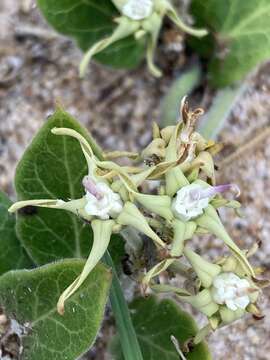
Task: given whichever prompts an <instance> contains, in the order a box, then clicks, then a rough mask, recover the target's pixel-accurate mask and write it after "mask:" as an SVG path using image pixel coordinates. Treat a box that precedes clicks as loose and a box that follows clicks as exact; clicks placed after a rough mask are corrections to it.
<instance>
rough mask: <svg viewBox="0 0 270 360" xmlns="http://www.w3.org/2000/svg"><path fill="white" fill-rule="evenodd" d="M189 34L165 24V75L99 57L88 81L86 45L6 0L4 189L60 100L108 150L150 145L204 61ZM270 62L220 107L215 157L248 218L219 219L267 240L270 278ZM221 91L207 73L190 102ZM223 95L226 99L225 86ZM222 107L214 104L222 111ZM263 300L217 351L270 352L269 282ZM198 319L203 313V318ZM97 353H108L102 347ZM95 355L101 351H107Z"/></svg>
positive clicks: (262, 255)
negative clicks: (189, 43)
mask: <svg viewBox="0 0 270 360" xmlns="http://www.w3.org/2000/svg"><path fill="white" fill-rule="evenodd" d="M187 5H188V1H183V2H182V3H181V11H182V13H183V9H186V8H187ZM178 6H179V5H178ZM184 15H185V14H184ZM186 16H187V15H186ZM183 37H184V35H182V34H180V33H179V31H177V30H176V29H175V28H174V27H173V25H172V24H171V23H170V22H168V23H167V22H165V26H164V27H163V31H162V33H161V38H160V44H159V47H158V51H157V53H156V62H157V63H158V65H159V66H160V67H161V68H162V70H163V72H164V76H163V77H162V78H160V79H155V78H153V77H152V76H151V75H150V74H149V72H148V70H147V68H146V66H145V65H144V64H142V65H141V66H140V67H139V68H138V69H136V70H134V71H130V72H127V71H116V70H112V69H108V68H106V67H104V66H102V65H97V64H95V63H93V64H92V65H91V69H90V71H89V72H88V74H87V76H86V78H85V79H83V80H81V79H79V77H78V64H79V62H80V60H81V52H80V51H79V50H78V48H77V47H76V46H75V45H74V44H73V42H72V41H71V40H69V39H66V38H64V37H62V36H61V35H58V34H56V33H55V32H54V31H53V30H52V29H51V28H49V26H48V25H47V24H46V23H45V21H44V20H43V18H42V17H41V15H40V14H39V11H38V9H37V8H36V6H35V3H34V2H33V1H31V0H1V2H0V188H1V190H3V191H5V192H6V193H8V194H9V195H10V196H11V197H12V198H14V188H13V183H12V181H13V177H14V172H15V167H16V163H17V161H18V160H19V159H20V157H21V155H22V153H23V151H24V149H25V148H26V146H27V145H28V144H29V142H30V141H31V138H32V137H33V135H34V134H35V133H36V131H37V130H38V129H39V128H40V127H41V126H42V124H43V123H44V121H45V119H46V117H47V116H48V115H49V114H51V113H52V112H53V110H54V107H55V103H56V101H60V102H61V103H62V104H63V106H64V108H65V109H66V110H67V111H68V112H70V113H71V114H72V115H73V116H75V117H76V118H77V119H78V120H79V121H80V122H81V123H82V124H84V125H85V126H86V127H87V128H88V129H89V130H90V131H91V132H92V134H93V135H94V136H95V137H96V139H97V140H98V142H99V143H100V144H101V145H103V147H104V148H106V149H112V150H114V149H123V150H124V149H125V150H128V151H136V150H137V149H139V148H141V147H144V146H145V145H146V144H147V143H148V142H149V140H150V138H151V123H152V121H158V122H161V121H163V120H164V119H161V112H162V110H161V106H160V104H161V103H162V99H163V97H164V95H165V94H166V93H167V92H168V91H169V88H170V86H171V85H172V82H173V80H174V79H176V78H177V77H179V75H181V73H182V72H184V71H186V69H187V64H188V66H193V65H194V64H195V65H196V66H197V63H198V59H197V58H196V56H194V54H190V52H189V51H188V49H187V48H186V47H185V43H184V38H183ZM269 70H270V61H269V62H265V63H264V64H263V65H261V66H260V67H259V68H257V69H256V70H255V71H253V73H252V74H250V75H249V76H248V77H247V79H246V80H245V81H243V82H242V84H241V89H240V88H239V89H238V90H239V91H238V90H237V96H233V101H231V102H230V106H228V109H227V110H228V111H223V112H222V114H223V115H222V117H223V118H224V119H222V122H220V123H218V125H216V126H217V127H216V128H215V131H214V133H215V134H216V133H217V130H218V131H219V135H218V140H219V141H221V142H222V143H223V144H224V149H223V150H222V152H221V154H220V155H219V157H218V159H217V165H218V166H219V170H218V172H217V174H218V182H220V183H228V182H230V183H231V182H232V183H237V184H238V185H239V187H240V188H241V191H242V193H241V196H240V202H241V203H242V204H243V209H242V212H243V217H242V218H236V217H235V215H234V213H233V212H232V211H231V210H224V211H222V217H223V219H224V222H225V225H226V226H227V228H228V230H229V232H230V233H231V234H232V236H233V237H234V239H235V240H236V242H237V243H238V245H240V246H242V247H244V248H245V247H250V246H251V245H252V244H253V243H254V241H259V242H260V243H261V247H260V251H259V252H258V253H257V254H256V255H255V257H254V263H255V264H256V265H260V266H263V267H265V268H266V276H267V275H268V278H269V277H270V221H269V220H270V170H269V169H270V101H269V99H270V73H269ZM202 71H204V65H203V64H202ZM180 93H181V92H179V96H180ZM216 95H217V91H216V90H213V89H211V88H210V87H209V86H208V84H207V81H202V82H200V84H199V86H197V87H195V88H194V90H193V91H192V93H191V95H190V96H189V101H190V104H191V106H192V107H197V106H201V107H203V108H204V109H205V110H206V111H207V110H208V109H209V108H211V106H212V105H213V103H215V101H216V100H215V99H216ZM220 97H221V98H222V97H223V96H222V93H221V96H220ZM179 101H180V99H179ZM221 107H222V105H220V107H219V106H218V103H217V109H221ZM216 116H219V115H216ZM223 120H224V121H223ZM203 241H204V240H203ZM210 241H211V243H210V242H209V241H205V245H204V246H205V247H209V248H210V247H211V250H209V251H210V254H211V256H218V255H220V254H221V251H222V249H221V248H220V246H221V244H220V242H218V241H215V240H212V239H211V240H210ZM210 245H211V246H210ZM200 247H202V243H200ZM261 305H262V308H263V312H264V315H265V317H264V318H263V319H262V320H259V321H258V320H256V319H254V318H252V317H249V316H247V317H246V318H245V319H243V320H240V321H238V322H237V323H235V324H234V325H232V326H230V327H226V328H223V329H221V330H219V331H217V332H216V333H215V334H214V335H212V336H211V337H210V340H209V343H210V347H211V350H212V353H213V358H214V359H225V358H226V359H227V360H230V359H233V360H236V359H237V360H254V359H258V360H267V359H270V355H269V354H270V342H269V336H270V290H269V289H266V290H265V292H264V296H263V297H262V300H261ZM198 321H199V322H200V321H201V318H200V317H198ZM101 345H102V344H101ZM99 346H100V345H99V344H97V347H99ZM94 351H95V349H94ZM96 351H98V353H99V354H101V352H100V350H97V349H96ZM92 356H93V357H92V358H93V359H98V360H99V359H100V360H102V359H103V357H101V355H99V356H100V357H97V356H95V355H93V354H92ZM102 356H103V355H102ZM198 360H199V359H198Z"/></svg>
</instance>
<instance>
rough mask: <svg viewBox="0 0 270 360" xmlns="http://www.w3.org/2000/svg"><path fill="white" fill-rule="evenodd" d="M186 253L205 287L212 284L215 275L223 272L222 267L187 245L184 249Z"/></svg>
mask: <svg viewBox="0 0 270 360" xmlns="http://www.w3.org/2000/svg"><path fill="white" fill-rule="evenodd" d="M184 255H185V256H186V258H187V259H188V261H189V262H190V264H191V266H192V268H193V270H194V271H195V272H196V274H197V276H198V278H199V279H200V281H201V283H202V285H203V287H205V288H209V287H211V286H212V284H213V281H214V279H215V277H216V276H217V275H218V274H219V273H220V272H221V267H220V266H218V265H216V264H212V263H210V262H208V261H206V260H204V259H203V258H202V257H201V256H200V255H198V254H196V253H195V252H194V251H192V250H191V249H190V248H188V247H187V246H186V247H185V249H184Z"/></svg>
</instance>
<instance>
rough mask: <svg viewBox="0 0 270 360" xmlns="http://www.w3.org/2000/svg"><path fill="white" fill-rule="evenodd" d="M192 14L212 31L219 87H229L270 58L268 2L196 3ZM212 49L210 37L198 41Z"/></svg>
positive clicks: (213, 64)
mask: <svg viewBox="0 0 270 360" xmlns="http://www.w3.org/2000/svg"><path fill="white" fill-rule="evenodd" d="M191 10H192V13H193V15H194V17H195V19H196V21H197V23H198V25H200V26H205V27H207V28H209V29H210V30H212V33H213V34H214V37H215V40H216V47H212V49H213V50H214V51H213V54H212V57H213V59H212V62H211V65H210V77H211V82H212V84H214V85H216V86H225V85H229V84H231V83H233V82H235V81H238V80H240V79H242V78H243V77H244V75H246V74H247V73H248V72H249V71H250V70H251V69H252V68H253V67H255V66H256V65H258V64H259V63H261V62H263V61H265V60H267V59H269V57H270V21H269V15H270V3H269V1H268V0H222V1H220V0H207V1H205V0H192V6H191ZM194 46H196V49H197V50H198V49H200V48H204V50H205V49H206V48H207V47H208V50H209V37H205V38H202V39H201V40H200V42H198V41H195V42H194Z"/></svg>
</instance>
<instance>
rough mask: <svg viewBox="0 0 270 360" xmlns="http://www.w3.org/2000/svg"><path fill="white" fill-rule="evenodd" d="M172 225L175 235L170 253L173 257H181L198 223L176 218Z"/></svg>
mask: <svg viewBox="0 0 270 360" xmlns="http://www.w3.org/2000/svg"><path fill="white" fill-rule="evenodd" d="M172 226H173V233H174V236H173V241H172V246H171V251H170V255H171V256H172V257H179V256H181V255H182V253H183V249H184V246H185V241H186V240H188V239H191V238H192V236H193V235H194V232H195V230H196V227H197V225H196V223H195V222H193V221H188V222H183V221H181V220H178V219H175V220H173V223H172Z"/></svg>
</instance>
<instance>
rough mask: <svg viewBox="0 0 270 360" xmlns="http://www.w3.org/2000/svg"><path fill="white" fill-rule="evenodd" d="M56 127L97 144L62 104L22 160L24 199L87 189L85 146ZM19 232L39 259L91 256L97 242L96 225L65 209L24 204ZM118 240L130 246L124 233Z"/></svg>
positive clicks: (19, 179)
mask: <svg viewBox="0 0 270 360" xmlns="http://www.w3.org/2000/svg"><path fill="white" fill-rule="evenodd" d="M53 127H67V128H72V129H74V130H76V131H78V132H79V133H81V134H82V135H83V136H84V137H85V138H86V139H88V141H89V143H91V144H93V140H92V138H91V137H90V136H89V134H88V133H87V131H86V130H85V129H84V128H83V127H82V126H80V124H79V123H78V122H77V121H76V120H74V119H73V118H72V117H71V116H70V115H68V114H67V113H66V112H64V111H63V110H61V109H58V110H57V111H56V112H55V114H54V115H52V116H51V117H50V118H49V119H48V120H47V122H46V123H45V124H44V126H43V127H42V129H41V130H40V131H39V132H38V134H37V135H36V136H35V138H34V139H33V141H32V143H31V144H30V145H29V147H28V149H27V150H26V151H25V153H24V155H23V157H22V159H21V161H20V162H19V164H18V167H17V170H16V177H15V187H16V192H17V197H18V200H29V199H63V200H68V199H77V198H80V197H82V196H83V194H84V189H83V186H82V179H83V176H84V175H86V173H87V164H86V161H85V158H84V156H83V153H82V151H81V148H80V145H79V143H78V142H77V141H76V140H75V139H73V138H70V137H68V136H55V135H53V134H52V133H51V129H52V128H53ZM95 146H96V147H97V145H95ZM17 234H18V236H19V238H20V239H21V241H22V243H23V245H24V246H25V248H26V249H27V251H28V253H29V254H30V255H31V258H32V259H34V261H35V262H36V263H37V264H46V263H48V262H51V261H54V260H59V259H63V258H73V257H77V258H81V257H88V255H89V253H90V249H91V244H92V230H91V227H90V226H89V225H88V224H86V223H84V222H83V221H82V220H81V219H79V218H78V217H77V216H76V215H73V214H72V213H70V212H66V211H63V210H55V209H45V208H33V209H27V208H26V209H25V211H24V209H22V211H20V212H19V214H18V218H17ZM116 242H118V243H119V246H120V247H123V246H124V245H123V241H122V238H121V237H120V236H112V239H111V244H112V245H111V246H112V247H114V246H116V244H115V243H116ZM116 248H117V246H116ZM117 251H118V250H117Z"/></svg>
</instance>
